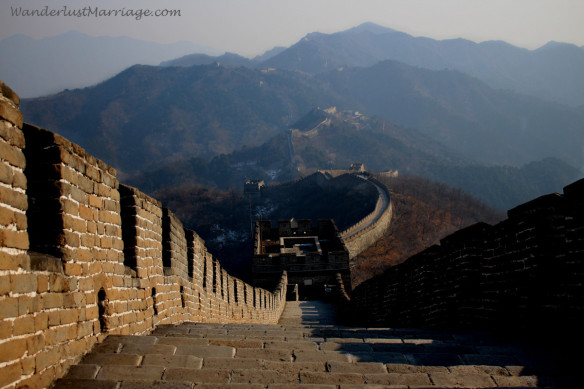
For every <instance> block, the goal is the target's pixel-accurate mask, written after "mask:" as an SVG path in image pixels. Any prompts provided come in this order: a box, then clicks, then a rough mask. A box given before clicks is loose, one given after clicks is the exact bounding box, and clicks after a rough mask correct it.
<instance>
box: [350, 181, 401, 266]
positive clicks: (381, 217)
mask: <svg viewBox="0 0 584 389" xmlns="http://www.w3.org/2000/svg"><path fill="white" fill-rule="evenodd" d="M367 181H369V182H370V183H371V184H372V185H375V187H376V188H377V190H378V191H379V197H378V199H377V203H376V204H375V209H374V210H373V212H371V213H370V214H369V215H367V216H366V217H365V218H363V219H361V220H360V221H359V222H358V223H357V224H355V225H353V226H351V227H350V228H348V229H346V230H345V231H343V232H342V233H341V237H342V238H343V241H344V242H345V246H346V247H347V250H349V256H350V258H354V257H356V256H357V255H359V254H360V253H362V252H363V251H365V250H366V249H367V248H368V247H370V246H371V245H373V244H374V243H375V242H377V241H378V240H379V238H381V237H382V236H383V234H384V233H385V231H386V230H387V228H388V227H389V224H390V223H391V218H392V215H393V206H392V204H391V199H390V193H389V190H388V189H387V188H386V187H385V185H384V184H382V183H381V182H379V181H378V180H376V179H375V178H373V177H369V178H368V179H367ZM376 218H377V220H375V219H376ZM372 221H373V223H372V224H371V225H369V226H367V227H365V228H363V226H366V225H367V224H368V223H371V222H372Z"/></svg>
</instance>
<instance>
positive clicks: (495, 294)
mask: <svg viewBox="0 0 584 389" xmlns="http://www.w3.org/2000/svg"><path fill="white" fill-rule="evenodd" d="M583 279H584V180H580V181H577V182H575V183H573V184H571V185H569V186H567V187H565V188H564V193H563V194H558V193H554V194H549V195H545V196H542V197H539V198H537V199H535V200H532V201H530V202H527V203H525V204H522V205H520V206H518V207H516V208H513V209H511V210H510V211H508V218H507V219H506V220H504V221H502V222H500V223H498V224H496V225H493V226H492V225H489V224H485V223H478V224H475V225H473V226H470V227H467V228H465V229H463V230H460V231H458V232H455V233H454V234H452V235H450V236H448V237H446V238H444V239H442V240H441V242H440V245H435V246H432V247H429V248H428V249H426V250H424V251H422V252H421V253H419V254H417V255H415V256H413V257H411V258H409V259H408V260H407V261H405V262H404V263H402V264H400V265H398V266H395V267H392V268H390V269H388V270H387V271H386V272H385V273H383V274H382V275H379V276H377V277H374V278H372V279H370V280H368V281H365V282H363V283H362V284H360V285H359V286H358V287H357V288H355V290H354V291H353V294H352V296H351V299H352V300H351V303H352V307H353V308H354V309H355V310H356V311H357V312H358V313H354V317H359V318H361V319H362V320H363V321H364V322H366V323H368V324H370V325H382V326H392V327H396V326H397V327H399V326H405V327H412V326H413V327H442V328H449V329H452V328H457V327H458V328H473V329H477V328H483V329H500V330H505V331H508V330H511V329H515V330H519V331H538V330H542V329H545V330H547V331H549V330H551V329H556V330H561V332H563V333H565V334H568V333H571V334H572V336H574V337H575V338H581V337H580V335H579V328H581V326H582V324H583V323H584V304H583V301H584V300H583V298H584V285H583V283H582V280H583ZM571 330H575V331H576V332H570V331H571Z"/></svg>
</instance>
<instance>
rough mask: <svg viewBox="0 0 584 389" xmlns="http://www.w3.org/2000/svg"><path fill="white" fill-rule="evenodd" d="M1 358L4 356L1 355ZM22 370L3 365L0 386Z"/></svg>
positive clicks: (15, 377)
mask: <svg viewBox="0 0 584 389" xmlns="http://www.w3.org/2000/svg"><path fill="white" fill-rule="evenodd" d="M0 113H1V112H0ZM0 347H1V346H0ZM0 358H2V357H1V356H0ZM21 371H22V369H21V366H20V363H18V362H16V363H12V364H10V365H6V366H4V367H2V368H1V369H0V387H8V385H10V384H11V383H13V382H16V381H17V380H19V379H20V374H21Z"/></svg>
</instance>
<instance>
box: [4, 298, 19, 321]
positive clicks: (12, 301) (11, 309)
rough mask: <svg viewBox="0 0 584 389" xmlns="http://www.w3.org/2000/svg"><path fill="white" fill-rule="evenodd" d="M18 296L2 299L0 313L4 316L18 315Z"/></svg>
mask: <svg viewBox="0 0 584 389" xmlns="http://www.w3.org/2000/svg"><path fill="white" fill-rule="evenodd" d="M18 308H19V305H18V298H15V297H5V298H2V299H0V314H1V315H2V318H9V317H16V316H18Z"/></svg>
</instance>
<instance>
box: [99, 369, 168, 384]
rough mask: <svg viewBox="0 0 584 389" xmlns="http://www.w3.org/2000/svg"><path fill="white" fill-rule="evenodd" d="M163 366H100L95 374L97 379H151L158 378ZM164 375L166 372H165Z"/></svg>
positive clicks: (160, 376) (160, 375)
mask: <svg viewBox="0 0 584 389" xmlns="http://www.w3.org/2000/svg"><path fill="white" fill-rule="evenodd" d="M163 372H164V367H162V366H147V367H139V366H136V367H134V366H112V365H107V366H102V368H101V369H100V370H99V373H98V374H97V379H98V380H119V381H122V380H128V381H132V380H144V381H153V380H160V379H161V378H162V373H163ZM165 376H166V374H165Z"/></svg>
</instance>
